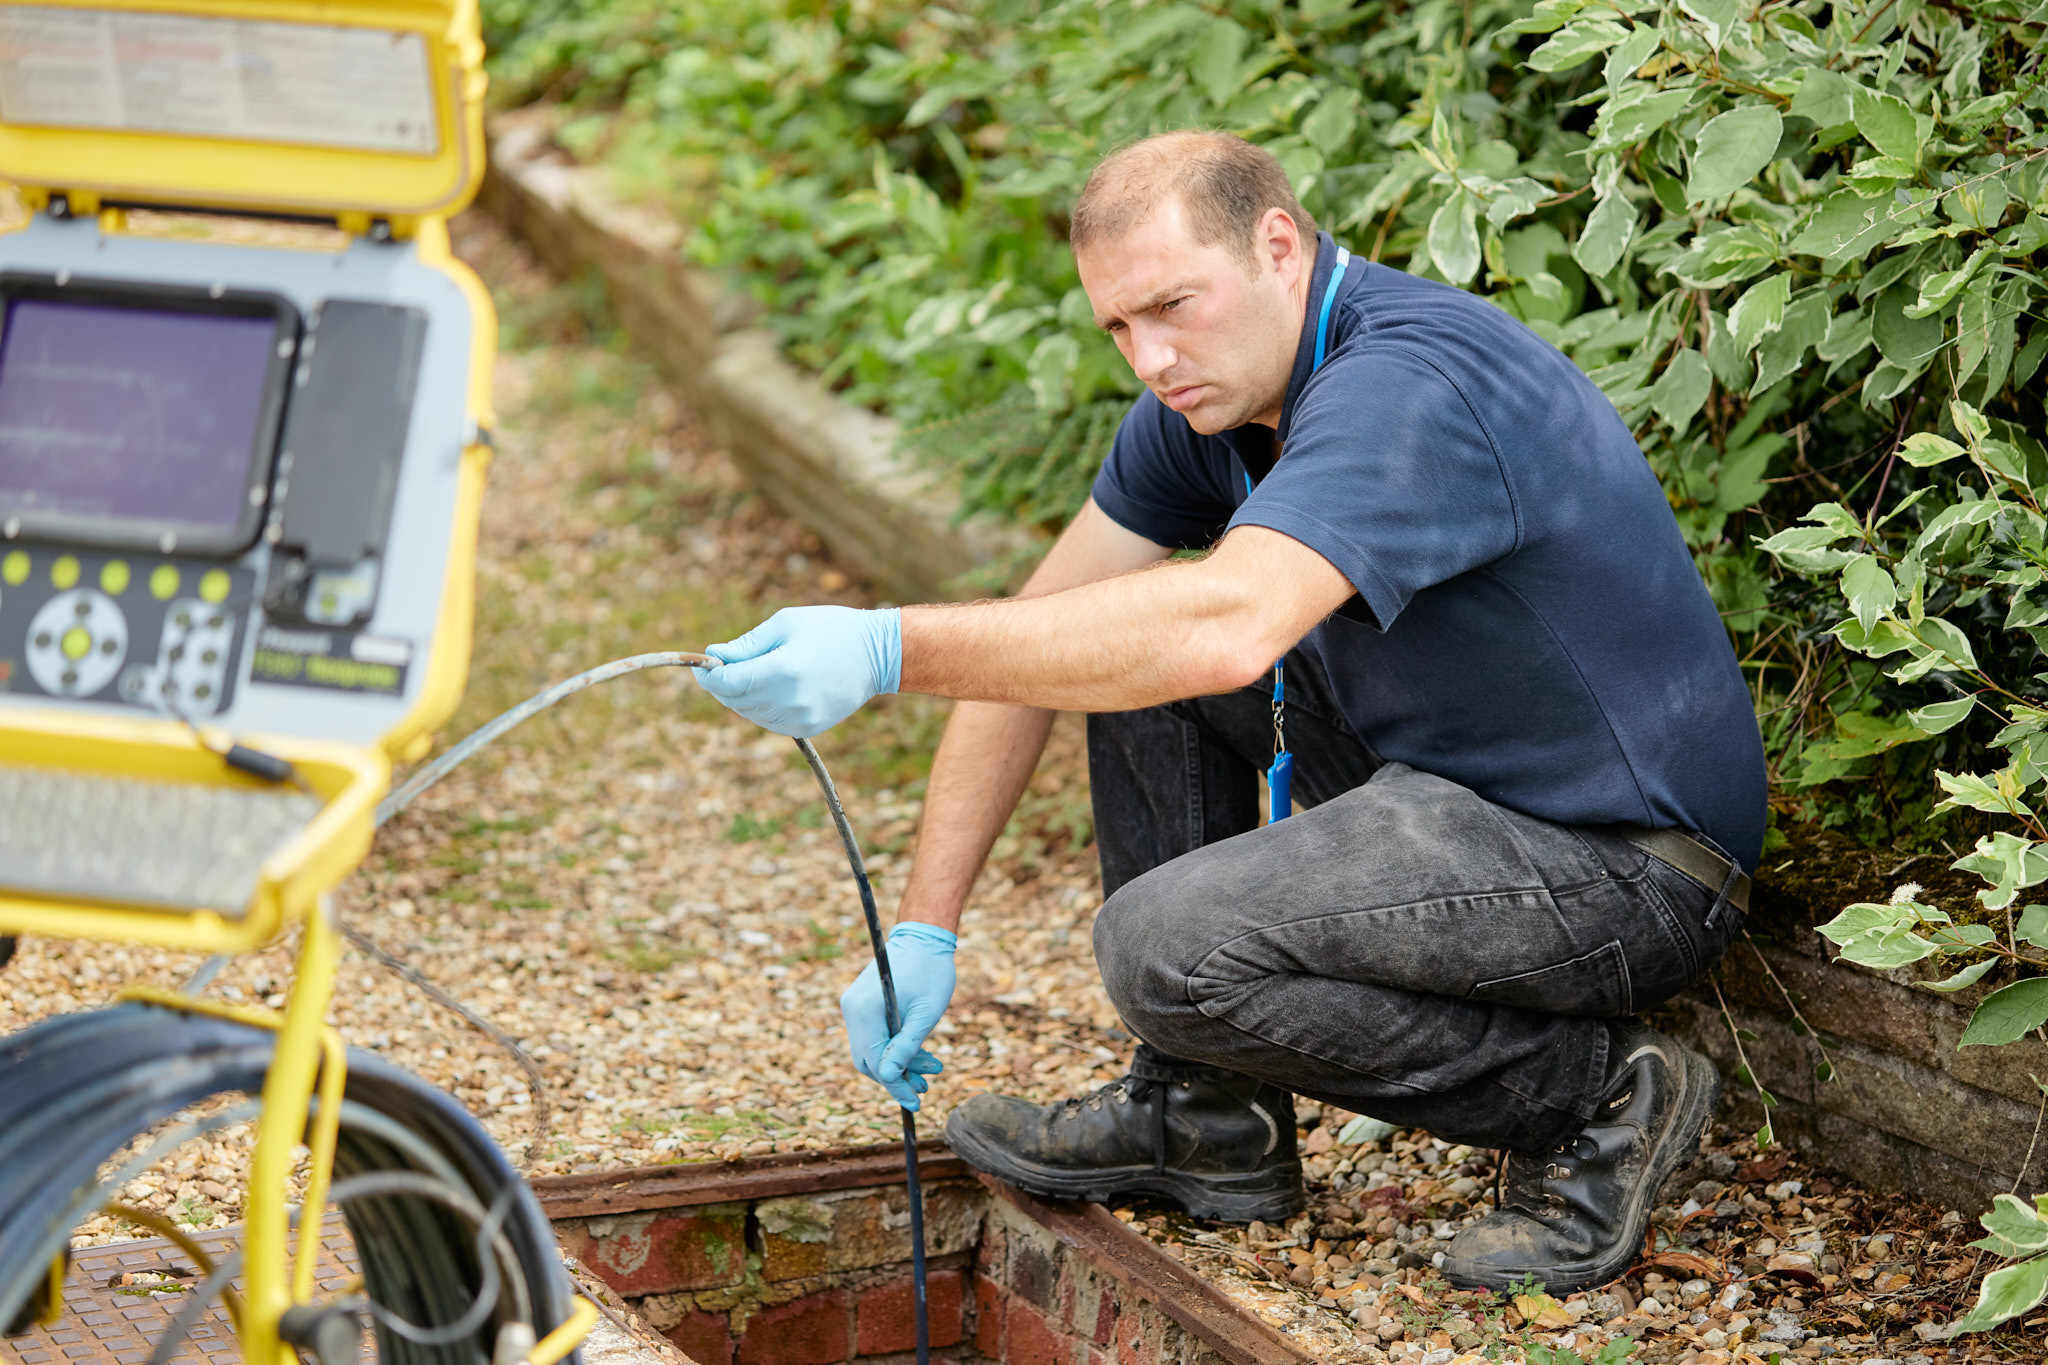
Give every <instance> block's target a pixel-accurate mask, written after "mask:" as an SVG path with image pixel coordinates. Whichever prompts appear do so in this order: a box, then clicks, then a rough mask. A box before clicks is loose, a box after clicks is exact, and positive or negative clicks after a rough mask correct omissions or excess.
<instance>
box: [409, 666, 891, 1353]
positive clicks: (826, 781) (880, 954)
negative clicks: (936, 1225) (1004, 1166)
mask: <svg viewBox="0 0 2048 1365" xmlns="http://www.w3.org/2000/svg"><path fill="white" fill-rule="evenodd" d="M718 662H719V661H718V660H717V659H714V658H712V657H711V656H710V655H708V654H693V653H688V652H685V651H680V650H672V651H665V652H662V653H656V654H635V655H632V656H630V657H628V658H624V659H614V660H613V661H612V662H610V663H607V664H600V665H598V666H597V667H596V668H592V669H588V670H586V671H584V672H582V673H578V674H577V675H576V676H575V677H573V678H567V679H565V680H563V681H562V682H559V683H556V684H555V685H554V686H552V687H550V688H548V689H546V690H545V691H542V692H538V693H535V694H534V695H533V696H531V697H529V698H527V699H526V700H525V701H523V702H521V703H519V705H517V706H514V707H512V708H511V709H509V710H507V711H504V712H502V713H500V714H499V715H497V716H496V717H494V718H492V719H491V720H489V721H487V722H485V723H484V724H483V725H480V726H478V727H477V728H476V729H475V730H473V731H471V732H470V733H469V734H468V735H466V736H465V737H464V738H463V739H462V740H461V741H460V742H458V743H456V744H454V745H452V746H451V747H450V748H449V749H448V751H447V752H446V753H444V754H442V755H441V756H440V757H438V758H436V759H435V760H434V761H433V762H431V763H429V764H427V765H426V766H425V767H423V768H421V769H420V770H419V771H418V772H416V773H414V774H413V775H412V776H411V777H409V778H407V779H406V781H405V783H404V784H403V785H402V786H400V787H399V788H398V790H396V791H394V792H392V793H391V794H390V795H389V796H387V797H385V798H384V800H383V801H381V802H379V803H378V805H377V823H378V824H379V825H382V824H383V823H384V822H385V821H386V820H389V819H390V818H391V817H392V816H394V815H396V814H398V812H400V811H402V810H404V809H405V808H406V807H407V806H409V805H411V804H412V802H413V800H414V799H415V798H416V797H418V796H419V794H420V793H421V792H424V791H425V790H426V789H427V788H429V787H431V786H433V785H434V784H435V783H436V782H438V781H440V780H441V779H442V778H443V777H445V776H446V775H447V774H448V773H450V772H452V771H453V770H454V769H455V768H456V767H458V766H460V765H461V764H462V763H463V762H465V761H466V760H467V759H468V758H469V757H470V756H471V755H473V754H474V753H476V752H477V751H478V750H479V749H481V748H483V747H484V746H485V745H486V744H489V743H490V742H491V741H493V740H495V739H497V738H498V737H499V736H500V735H502V734H504V733H505V732H506V731H508V730H510V729H512V728H513V727H514V726H516V725H519V724H520V723H522V722H523V721H526V720H529V719H531V718H532V717H534V716H536V715H538V714H540V713H541V712H542V711H545V710H546V709H547V708H548V707H550V706H553V705H554V704H555V703H556V702H558V701H561V700H562V699H563V698H564V697H568V696H571V695H573V694H574V693H577V692H581V691H582V690H583V689H584V688H586V687H589V686H591V685H593V684H595V683H600V682H609V681H610V680H612V679H613V678H621V677H624V676H625V675H626V674H628V673H637V672H640V671H641V670H643V669H649V668H715V667H717V666H718ZM796 747H797V749H798V751H799V752H801V753H802V754H803V756H804V762H806V763H808V764H810V767H811V773H812V775H813V776H814V777H816V778H817V780H818V786H819V789H820V790H822V791H823V792H824V794H825V805H826V807H827V808H828V809H829V810H830V811H831V812H832V823H833V825H834V827H835V828H837V829H838V831H839V842H840V843H841V845H843V846H844V847H845V849H846V861H847V864H848V866H850V867H851V868H852V869H853V880H854V883H855V885H857V886H858V887H859V888H860V908H861V913H862V914H863V915H864V916H865V917H866V919H867V928H868V944H869V946H870V947H871V948H872V949H873V950H874V954H875V967H876V971H877V973H878V974H879V975H880V976H881V979H882V1007H883V1017H884V1019H885V1020H886V1022H887V1023H888V1026H889V1032H890V1034H891V1035H894V1034H895V1032H896V1031H897V1029H898V1028H900V1027H901V1026H902V1022H903V1020H902V1015H901V1014H900V1013H899V1012H898V1010H897V1006H896V980H895V977H894V976H893V975H892V974H891V973H890V970H889V949H888V945H887V944H886V943H885V942H884V941H883V938H882V921H881V915H880V913H879V912H878V911H877V909H876V908H875V891H874V887H873V886H872V885H871V884H870V883H869V881H868V871H867V864H866V863H865V862H864V861H863V860H862V858H861V853H860V844H859V842H858V841H857V840H855V838H854V837H853V825H852V824H851V823H850V822H849V821H848V820H847V818H846V808H845V806H844V805H843V804H841V802H840V800H839V789H838V788H837V787H836V786H834V785H833V782H832V775H831V774H830V773H828V772H827V771H825V762H824V760H823V759H821V758H819V757H818V751H817V750H816V749H815V748H813V747H812V746H811V742H810V741H809V740H807V739H799V740H797V741H796ZM386 956H387V957H388V955H386ZM461 1012H462V1013H463V1015H464V1017H465V1018H469V1019H470V1020H471V1022H473V1023H474V1022H477V1021H476V1020H475V1018H474V1016H472V1015H470V1014H469V1012H468V1011H466V1010H464V1011H461ZM493 1032H494V1031H493ZM543 1112H545V1111H543ZM899 1112H900V1113H901V1114H902V1116H903V1176H904V1188H905V1190H906V1192H907V1193H908V1195H909V1200H910V1241H911V1246H910V1270H911V1295H912V1302H913V1305H914V1307H915V1316H916V1320H917V1365H928V1362H929V1361H930V1359H931V1323H930V1315H929V1312H928V1309H927V1294H926V1284H925V1280H926V1276H925V1246H924V1192H923V1189H922V1187H921V1185H920V1184H919V1181H918V1170H917V1120H916V1118H915V1116H914V1115H912V1113H911V1112H910V1110H908V1109H902V1108H900V1107H899Z"/></svg>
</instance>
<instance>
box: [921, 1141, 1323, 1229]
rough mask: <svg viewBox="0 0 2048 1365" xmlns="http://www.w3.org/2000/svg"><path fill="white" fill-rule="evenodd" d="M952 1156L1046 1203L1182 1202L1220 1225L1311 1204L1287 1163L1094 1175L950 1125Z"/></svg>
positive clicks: (1110, 1170) (1274, 1217)
mask: <svg viewBox="0 0 2048 1365" xmlns="http://www.w3.org/2000/svg"><path fill="white" fill-rule="evenodd" d="M946 1143H947V1145H948V1146H950V1147H951V1148H952V1149H953V1153H954V1155H956V1156H958V1157H959V1158H960V1159H961V1160H962V1161H965V1162H966V1163H967V1164H968V1165H970V1166H972V1167H974V1168H975V1169H976V1170H978V1171H985V1172H987V1173H988V1174H989V1175H992V1176H994V1177H995V1178H996V1179H998V1180H1000V1181H1002V1182H1003V1183H1004V1184H1006V1185H1014V1186H1016V1187H1017V1188H1018V1189H1020V1190H1023V1191H1024V1192H1025V1193H1027V1194H1035V1195H1038V1196H1040V1197H1041V1198H1045V1199H1082V1200H1086V1201H1088V1202H1089V1203H1091V1204H1107V1203H1110V1202H1112V1201H1113V1200H1116V1199H1118V1198H1119V1197H1122V1196H1128V1195H1151V1196H1154V1197H1156V1198H1160V1199H1165V1200H1168V1201H1170V1202H1172V1203H1175V1204H1178V1205H1179V1206H1180V1207H1181V1208H1182V1209H1184V1210H1186V1212H1187V1213H1188V1215H1189V1216H1190V1217H1193V1218H1207V1219H1212V1220H1214V1221H1216V1222H1219V1223H1249V1222H1252V1221H1254V1220H1258V1221H1260V1222H1268V1223H1270V1222H1278V1221H1280V1220H1282V1219H1285V1218H1290V1217H1292V1216H1293V1215H1295V1214H1297V1213H1299V1212H1300V1211H1301V1208H1302V1205H1303V1204H1305V1203H1306V1202H1307V1195H1306V1193H1305V1192H1304V1190H1303V1189H1302V1183H1301V1163H1300V1162H1299V1161H1288V1162H1283V1163H1281V1164H1279V1165H1276V1166H1272V1167H1268V1168H1267V1169H1265V1170H1262V1171H1259V1172H1257V1173H1256V1174H1252V1175H1242V1176H1218V1175H1191V1174H1189V1173H1187V1172H1185V1171H1160V1170H1154V1169H1153V1168H1152V1167H1150V1166H1104V1167H1098V1168H1097V1169H1095V1170H1091V1171H1069V1170H1061V1169H1059V1168H1057V1167H1053V1166H1041V1165H1039V1164H1038V1163H1036V1162H1033V1161H1028V1160H1026V1159H1024V1158H1022V1157H1020V1156H1018V1155H1017V1154H1016V1153H1014V1152H1006V1151H1003V1150H1002V1149H1001V1148H998V1147H993V1146H990V1145H989V1144H987V1143H985V1142H983V1141H982V1140H981V1138H980V1137H978V1136H977V1135H976V1134H975V1133H974V1132H973V1131H972V1130H971V1129H961V1130H960V1131H958V1132H955V1131H953V1128H952V1126H951V1125H950V1124H949V1125H948V1126H947V1132H946Z"/></svg>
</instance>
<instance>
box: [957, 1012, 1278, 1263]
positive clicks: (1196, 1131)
mask: <svg viewBox="0 0 2048 1365" xmlns="http://www.w3.org/2000/svg"><path fill="white" fill-rule="evenodd" d="M946 1141H947V1143H948V1144H949V1145H951V1147H952V1148H953V1150H954V1151H955V1152H956V1153H958V1154H959V1156H960V1158H961V1159H962V1160H964V1161H965V1162H966V1163H967V1164H968V1165H970V1166H973V1167H974V1168H975V1169H977V1170H982V1171H987V1172H988V1173H989V1174H990V1175H992V1176H995V1177H996V1178H997V1179H999V1180H1003V1181H1006V1182H1008V1183H1009V1184H1012V1185H1015V1186H1016V1187H1017V1188H1019V1189H1021V1190H1028V1191H1030V1192H1031V1193H1032V1194H1037V1195H1044V1196H1046V1197H1048V1198H1053V1199H1088V1200H1093V1201H1094V1202H1096V1203H1106V1202H1108V1201H1109V1200H1111V1199H1115V1198H1117V1197H1119V1196H1122V1195H1139V1194H1144V1195H1157V1196H1160V1197H1163V1198H1165V1199H1170V1200H1172V1201H1173V1202H1174V1203H1177V1204H1179V1205H1180V1206H1181V1207H1182V1208H1184V1209H1186V1210H1187V1211H1188V1212H1189V1213H1191V1214H1193V1215H1194V1216H1195V1217H1197V1218H1214V1219H1218V1220H1220V1221H1222V1222H1226V1223H1249V1222H1251V1221H1252V1220H1253V1219H1254V1218H1259V1219H1265V1220H1267V1221H1269V1222H1270V1221H1277V1220H1279V1219H1282V1218H1286V1217H1288V1216H1289V1215H1290V1214H1293V1213H1295V1212H1296V1211H1298V1210H1299V1209H1300V1208H1301V1205H1302V1198H1303V1196H1302V1188H1301V1161H1300V1159H1299V1158H1298V1157H1297V1156H1296V1155H1295V1150H1294V1096H1293V1095H1292V1094H1291V1093H1289V1092H1288V1091H1285V1090H1282V1089H1280V1088H1278V1087H1277V1086H1270V1085H1266V1084H1264V1083H1262V1082H1260V1081H1258V1080H1256V1079H1254V1078H1252V1077H1250V1076H1241V1075H1239V1074H1237V1073H1236V1072H1234V1071H1224V1070H1221V1069H1220V1068H1217V1067H1213V1066H1200V1065H1197V1064H1195V1063H1193V1062H1183V1061H1180V1060H1178V1059H1175V1058H1172V1057H1168V1056H1166V1055H1164V1054H1163V1053H1159V1052H1155V1051H1154V1050H1152V1049H1151V1048H1149V1047H1146V1046H1145V1045H1143V1044H1140V1045H1139V1047H1138V1052H1137V1055H1136V1056H1135V1057H1133V1058H1132V1059H1131V1072H1130V1074H1129V1075H1128V1076H1125V1077H1124V1078H1123V1079H1122V1080H1119V1081H1115V1082H1112V1083H1111V1084H1109V1085H1106V1086H1103V1087H1102V1088H1101V1089H1100V1090H1097V1091H1096V1092H1095V1093H1093V1094H1091V1095H1085V1096H1083V1097H1081V1098H1080V1099H1073V1100H1061V1101H1059V1102H1058V1103H1056V1104H1031V1103H1029V1102H1027V1101H1025V1100H1020V1099H1018V1098H1016V1097H1015V1096H1012V1095H976V1096H975V1097H974V1098H973V1099H970V1100H968V1101H967V1103H965V1104H963V1105H961V1106H960V1107H959V1108H958V1109H955V1110H954V1111H953V1116H952V1117H951V1118H950V1119H948V1120H947V1121H946Z"/></svg>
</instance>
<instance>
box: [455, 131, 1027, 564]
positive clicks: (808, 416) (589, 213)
mask: <svg viewBox="0 0 2048 1365" xmlns="http://www.w3.org/2000/svg"><path fill="white" fill-rule="evenodd" d="M555 118H556V113H555V111H553V110H551V109H547V108H539V109H527V110H519V111H516V112H514V113H509V114H504V115H500V116H498V117H496V118H494V119H492V120H491V122H490V129H489V136H490V163H489V169H488V172H487V174H486V176H485V180H484V187H483V192H482V194H481V196H480V202H481V203H482V204H483V206H484V207H485V208H486V209H487V210H488V211H489V212H491V213H492V214H493V215H495V216H496V217H497V218H498V219H499V220H500V221H502V222H503V223H504V224H505V225H506V226H507V227H508V228H509V229H511V230H512V231H513V232H514V233H515V234H516V235H517V236H518V237H520V238H521V239H522V240H524V241H525V242H526V243H527V245H528V246H529V247H530V248H531V249H532V250H533V251H534V253H535V254H536V255H538V256H539V257H540V258H541V259H542V260H543V261H544V262H545V263H546V264H547V265H548V266H549V267H550V268H551V269H553V270H554V271H555V272H556V273H558V274H560V275H563V276H565V277H567V278H571V279H574V278H580V277H583V276H585V275H586V274H587V273H588V272H590V271H596V272H597V273H598V274H599V276H600V277H601V278H602V279H603V280H604V283H605V287H606V292H607V293H608V295H609V297H610V301H611V306H612V309H613V312H614V315H615V316H616V318H617V321H618V323H619V326H620V327H621V328H622V329H623V330H624V331H625V333H626V334H627V335H628V336H629V337H631V338H632V339H633V341H634V343H635V344H636V346H637V347H638V348H639V349H640V350H641V351H642V352H643V353H644V354H645V355H646V356H647V357H648V358H649V359H650V360H651V361H652V362H653V363H654V365H655V366H656V368H657V369H659V370H660V371H661V373H662V375H663V377H664V378H665V379H667V380H668V381H669V382H670V383H672V384H674V385H675V386H676V388H677V389H678V390H679V391H680V392H681V393H683V394H684V395H685V396H686V397H687V399H688V400H689V402H690V405H691V406H692V408H693V409H694V410H695V411H696V412H697V413H698V414H699V415H700V416H701V417H702V418H703V420H704V422H705V424H706V425H707V426H708V427H709V428H710V429H711V431H712V433H713V434H714V435H715V436H716V437H717V439H718V440H719V441H720V442H721V443H722V444H723V445H724V447H725V448H726V449H727V450H728V451H729V452H730V454H731V455H732V458H733V462H734V463H735V464H736V465H738V466H739V468H740V470H741V471H742V473H743V474H744V475H745V476H746V477H747V478H748V479H749V480H750V481H751V482H753V483H754V484H755V485H756V486H757V487H758V488H760V489H761V491H762V492H763V493H764V494H766V495H767V496H768V497H769V498H770V499H771V500H773V501H774V502H775V503H777V504H778V505H779V506H781V507H783V508H784V509H785V510H787V511H788V512H789V513H790V514H791V515H792V516H795V517H797V518H799V519H801V520H802V521H803V522H804V523H805V524H806V525H808V526H809V527H811V528H812V529H813V530H814V531H816V532H817V534H818V536H819V537H820V538H821V539H822V540H823V541H824V542H825V544H826V545H827V546H829V547H830V549H831V551H832V554H833V556H834V557H835V558H836V559H837V560H838V561H839V562H840V563H842V564H844V565H846V566H847V567H848V568H849V569H851V570H852V571H853V572H855V573H857V574H859V575H861V576H862V577H864V578H866V579H867V580H869V581H870V582H872V583H874V584H875V585H876V586H877V587H878V588H880V589H881V590H882V591H883V592H884V593H886V594H888V595H890V596H891V597H893V598H895V599H897V600H900V601H919V600H929V599H934V598H946V597H956V596H963V595H972V594H971V593H970V592H968V591H967V590H966V588H965V584H964V582H963V580H970V579H971V580H972V582H973V585H974V587H973V591H976V592H980V591H988V590H991V589H992V588H994V587H998V586H1001V585H1002V584H1004V583H1005V582H1007V581H1009V580H1013V579H1014V578H1015V576H1016V574H1017V572H1018V570H1019V568H1020V567H1021V566H1023V565H1024V564H1026V563H1027V562H1028V561H1029V560H1030V559H1031V558H1032V557H1033V551H1034V550H1035V549H1038V548H1042V546H1043V544H1044V539H1043V537H1042V536H1039V535H1037V534H1036V533H1033V532H1030V531H1025V530H1020V529H1018V528H1015V527H1010V526H1006V525H1003V524H1002V523H1000V522H998V521H997V520H996V519H994V518H992V517H988V516H985V515H984V516H975V517H969V518H965V519H962V518H961V517H960V516H959V499H958V497H957V495H956V492H955V489H954V485H953V481H952V479H951V478H950V477H949V476H947V475H946V474H945V473H944V472H943V471H939V470H934V469H930V468H927V467H924V466H922V465H920V464H918V463H916V462H914V461H912V460H911V459H909V458H908V457H906V456H905V455H903V454H902V453H901V452H900V451H899V450H898V433H899V428H898V427H897V425H896V424H895V423H894V422H892V421H890V420H889V419H887V418H885V417H880V416H877V415H876V414H874V413H872V412H869V411H867V410H866V409H865V408H860V407H856V406H854V405H853V404H851V403H846V402H843V401H841V400H839V399H837V398H835V397H833V396H832V394H831V393H830V392H829V391H827V390H826V389H825V388H824V386H823V385H821V384H819V383H818V382H817V381H816V380H815V379H814V378H812V377H811V376H809V375H807V374H805V373H803V372H801V371H799V370H798V369H796V368H795V367H794V366H792V365H790V364H789V363H788V362H787V361H785V360H784V359H783V358H782V355H781V349H780V346H779V345H778V343H777V342H776V340H775V338H774V336H773V335H772V334H770V333H768V332H766V331H763V330H760V329H758V328H753V327H749V326H748V325H747V324H748V323H749V322H750V321H751V320H752V318H753V317H754V312H755V310H754V309H753V306H752V304H751V303H750V302H749V301H747V300H746V299H745V298H743V297H742V296H740V295H738V294H737V293H735V292H733V291H732V290H730V289H728V288H727V287H725V286H724V285H723V284H722V283H721V282H719V281H718V280H717V279H715V278H713V277H712V276H711V275H709V274H707V273H706V272H704V271H702V270H698V269H696V268H694V267H692V266H690V265H688V264H686V263H685V262H684V261H683V260H682V258H681V256H680V247H681V243H682V240H683V229H682V227H681V226H680V225H679V224H678V223H676V222H675V221H674V220H673V219H671V218H668V217H666V216H664V215H662V214H659V213H656V212H651V211H649V210H646V209H643V208H639V207H635V206H632V205H628V204H624V203H621V202H620V201H619V200H618V199H617V198H616V197H615V196H614V195H613V194H612V193H611V192H610V190H609V189H608V188H607V187H606V185H605V182H604V173H603V172H602V171H601V170H600V169H597V168H594V167H585V166H577V165H575V164H573V163H571V162H569V161H568V159H567V158H566V156H565V155H564V154H563V153H562V152H561V150H560V149H559V148H557V147H556V146H555V144H554V142H553V140H552V136H551V132H552V129H553V127H554V124H555ZM992 577H993V579H994V582H991V581H990V579H991V578H992Z"/></svg>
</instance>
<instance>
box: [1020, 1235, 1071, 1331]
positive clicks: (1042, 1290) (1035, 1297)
mask: <svg viewBox="0 0 2048 1365" xmlns="http://www.w3.org/2000/svg"><path fill="white" fill-rule="evenodd" d="M1009 1281H1010V1288H1012V1289H1014V1290H1016V1291H1017V1294H1018V1297H1020V1298H1022V1299H1024V1300H1026V1301H1027V1302H1029V1303H1030V1304H1032V1305H1033V1306H1034V1307H1037V1308H1040V1309H1043V1310H1044V1311H1046V1312H1048V1313H1053V1312H1057V1311H1059V1283H1060V1272H1059V1266H1058V1265H1057V1264H1056V1263H1055V1262H1054V1260H1053V1258H1052V1256H1051V1255H1050V1254H1049V1253H1048V1252H1046V1251H1045V1250H1044V1249H1043V1248H1041V1247H1036V1246H1033V1245H1032V1244H1031V1243H1029V1242H1016V1243H1014V1244H1012V1245H1011V1247H1010V1274H1009Z"/></svg>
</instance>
